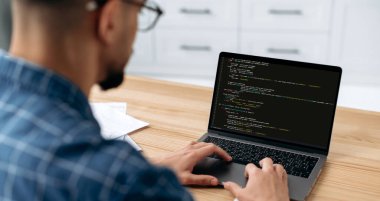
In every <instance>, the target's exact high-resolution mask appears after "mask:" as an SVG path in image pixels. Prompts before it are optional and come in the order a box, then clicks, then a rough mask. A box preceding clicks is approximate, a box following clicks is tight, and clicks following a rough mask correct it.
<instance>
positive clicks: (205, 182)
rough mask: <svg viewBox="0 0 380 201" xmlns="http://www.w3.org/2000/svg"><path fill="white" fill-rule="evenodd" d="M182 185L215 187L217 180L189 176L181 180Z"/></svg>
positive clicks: (206, 176)
mask: <svg viewBox="0 0 380 201" xmlns="http://www.w3.org/2000/svg"><path fill="white" fill-rule="evenodd" d="M183 184H184V185H201V186H210V185H211V186H216V185H218V179H217V178H215V177H213V176H210V175H196V174H189V175H187V176H186V178H185V179H184V180H183Z"/></svg>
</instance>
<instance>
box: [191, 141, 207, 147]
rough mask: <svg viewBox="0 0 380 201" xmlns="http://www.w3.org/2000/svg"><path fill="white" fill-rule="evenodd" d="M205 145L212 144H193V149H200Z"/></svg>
mask: <svg viewBox="0 0 380 201" xmlns="http://www.w3.org/2000/svg"><path fill="white" fill-rule="evenodd" d="M207 145H212V143H206V142H198V143H196V144H193V146H192V147H193V148H202V147H205V146H207Z"/></svg>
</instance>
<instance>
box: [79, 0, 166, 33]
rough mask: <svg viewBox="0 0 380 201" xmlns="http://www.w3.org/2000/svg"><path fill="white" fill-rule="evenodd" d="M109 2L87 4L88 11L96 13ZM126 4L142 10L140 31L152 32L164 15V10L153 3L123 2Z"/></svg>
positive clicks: (100, 0)
mask: <svg viewBox="0 0 380 201" xmlns="http://www.w3.org/2000/svg"><path fill="white" fill-rule="evenodd" d="M107 2H108V1H107V0H94V1H90V2H88V3H87V4H86V10H87V11H95V10H97V9H98V8H100V7H102V6H103V5H104V4H106V3H107ZM122 2H124V3H128V4H131V5H135V6H138V7H140V8H141V10H140V12H139V31H142V32H147V31H150V30H152V29H153V28H154V27H155V26H156V24H157V22H158V20H159V18H160V17H161V16H162V15H163V14H164V12H163V11H162V9H161V8H160V7H159V6H158V4H156V3H155V2H153V1H150V0H146V1H144V2H137V1H133V0H122Z"/></svg>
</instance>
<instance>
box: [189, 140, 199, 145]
mask: <svg viewBox="0 0 380 201" xmlns="http://www.w3.org/2000/svg"><path fill="white" fill-rule="evenodd" d="M195 144H198V142H197V141H192V142H190V145H195Z"/></svg>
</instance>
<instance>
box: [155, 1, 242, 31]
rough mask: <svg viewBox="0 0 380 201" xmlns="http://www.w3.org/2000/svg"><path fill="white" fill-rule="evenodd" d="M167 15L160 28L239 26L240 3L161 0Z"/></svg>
mask: <svg viewBox="0 0 380 201" xmlns="http://www.w3.org/2000/svg"><path fill="white" fill-rule="evenodd" d="M158 2H159V4H160V6H162V8H163V9H164V10H165V16H164V17H163V18H162V21H160V23H159V28H173V27H184V28H195V29H204V28H205V29H210V28H216V29H220V28H231V29H235V30H236V29H237V27H238V23H237V22H238V15H237V14H238V12H239V4H238V3H237V1H236V0H175V1H173V0H160V1H158Z"/></svg>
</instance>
